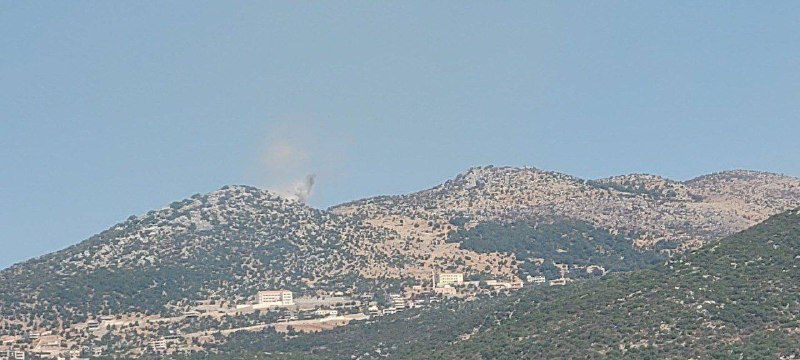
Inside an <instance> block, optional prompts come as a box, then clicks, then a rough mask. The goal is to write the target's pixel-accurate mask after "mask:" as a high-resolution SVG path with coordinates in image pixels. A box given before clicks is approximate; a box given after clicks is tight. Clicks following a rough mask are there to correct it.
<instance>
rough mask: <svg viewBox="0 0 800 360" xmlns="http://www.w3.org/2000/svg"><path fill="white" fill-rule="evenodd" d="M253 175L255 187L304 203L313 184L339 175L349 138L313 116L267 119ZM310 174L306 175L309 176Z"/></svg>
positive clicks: (346, 156)
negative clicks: (318, 177) (256, 185)
mask: <svg viewBox="0 0 800 360" xmlns="http://www.w3.org/2000/svg"><path fill="white" fill-rule="evenodd" d="M265 134H266V136H265V138H264V141H263V143H262V144H263V145H262V146H263V147H262V148H261V149H260V154H259V157H258V163H257V164H254V165H256V166H254V167H253V169H254V170H253V172H252V173H253V177H254V178H255V182H256V183H257V184H258V186H260V187H262V188H265V189H269V190H272V191H275V192H277V193H278V194H279V195H281V196H283V197H285V198H289V199H293V200H295V201H297V202H300V203H303V204H308V202H309V200H310V198H311V196H312V195H314V190H315V188H314V183H315V180H316V177H317V176H322V177H324V179H325V183H326V184H330V183H331V182H332V181H334V182H335V181H336V179H339V178H341V177H342V174H343V171H344V169H346V168H347V166H346V162H345V160H346V159H347V158H349V155H348V147H349V144H350V142H352V140H351V139H352V137H350V136H349V135H348V134H346V133H343V132H342V130H341V129H338V128H335V127H331V124H329V123H328V122H326V121H322V120H319V119H315V118H313V117H279V118H274V119H270V123H269V124H268V125H267V128H266V133H265ZM309 174H310V175H309Z"/></svg>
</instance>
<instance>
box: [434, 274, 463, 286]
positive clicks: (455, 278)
mask: <svg viewBox="0 0 800 360" xmlns="http://www.w3.org/2000/svg"><path fill="white" fill-rule="evenodd" d="M463 283H464V274H462V273H440V274H439V276H438V277H437V281H436V286H437V287H443V286H445V285H461V284H463Z"/></svg>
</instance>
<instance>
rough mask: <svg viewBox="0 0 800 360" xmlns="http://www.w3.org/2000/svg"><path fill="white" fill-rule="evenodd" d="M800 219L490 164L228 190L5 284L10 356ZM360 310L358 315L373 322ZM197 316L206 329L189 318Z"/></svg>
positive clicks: (608, 256) (747, 196) (784, 186)
mask: <svg viewBox="0 0 800 360" xmlns="http://www.w3.org/2000/svg"><path fill="white" fill-rule="evenodd" d="M794 206H800V180H798V179H795V178H790V177H783V176H779V175H776V174H770V173H761V172H749V171H732V172H723V173H716V174H711V175H707V176H702V177H699V178H696V179H693V180H690V181H685V182H677V181H672V180H668V179H664V178H661V177H657V176H652V175H626V176H619V177H613V178H608V179H600V180H583V179H578V178H575V177H572V176H569V175H564V174H559V173H555V172H548V171H542V170H538V169H530V168H522V169H520V168H496V167H482V168H473V169H470V170H468V171H467V172H465V173H464V174H461V175H458V176H457V177H456V178H455V179H452V180H449V181H447V182H445V183H443V184H442V185H439V186H437V187H435V188H433V189H429V190H425V191H421V192H417V193H413V194H407V195H398V196H385V197H378V198H370V199H364V200H358V201H355V202H351V203H347V204H342V205H339V206H335V207H333V208H331V209H329V210H319V209H313V208H310V207H308V206H305V205H303V204H301V203H299V202H297V201H294V200H290V199H286V198H283V197H281V196H278V195H276V194H274V193H271V192H268V191H264V190H260V189H257V188H254V187H247V186H226V187H224V188H222V189H220V190H218V191H214V192H211V193H208V194H204V195H200V194H198V195H194V196H192V197H191V198H189V199H185V200H182V201H177V202H174V203H172V204H170V205H169V206H167V207H165V208H163V209H159V210H154V211H150V212H148V213H147V214H143V215H140V216H132V217H130V218H128V219H127V220H125V221H123V222H121V223H119V224H116V225H114V226H112V227H111V228H109V229H108V230H106V231H103V232H101V233H100V234H97V235H95V236H92V237H91V238H89V239H87V240H85V241H83V242H80V243H78V244H76V245H74V246H71V247H69V248H66V249H64V250H61V251H58V252H54V253H52V254H49V255H45V256H42V257H39V258H36V259H32V260H29V261H26V262H23V263H20V264H16V265H14V266H12V267H10V268H7V269H4V270H2V271H0V346H3V345H8V346H12V347H16V348H23V349H30V348H36V349H40V350H41V348H42V344H44V343H45V342H44V341H35V339H32V338H31V335H34V336H39V335H41V334H45V333H46V334H49V335H48V336H52V337H53V339H50V340H49V341H51V342H53V343H56V344H59V345H58V346H57V347H56V348H54V349H51V350H52V352H53V353H56V352H59V351H66V350H69V349H71V348H76V347H77V348H80V347H81V346H87V345H86V344H88V345H92V344H94V343H95V342H96V341H95V339H96V338H99V337H102V336H106V339H105V340H104V343H105V344H107V345H104V346H105V348H106V349H116V350H118V351H125V352H128V353H129V354H141V352H142V351H144V349H146V348H147V346H148V345H147V344H148V341H151V340H152V339H157V338H159V337H161V336H164V334H169V333H175V332H184V333H188V334H192V335H191V336H187V337H186V340H187V341H192V342H194V343H191V344H190V345H187V346H188V347H189V348H191V349H194V350H196V349H199V348H200V347H201V344H215V345H218V344H219V343H221V342H223V340H224V338H219V337H214V336H212V335H210V333H208V332H209V331H213V330H218V329H220V327H223V326H224V327H227V328H233V327H247V326H253V325H259V324H263V322H264V321H267V320H269V321H276V320H277V318H276V316H277V315H276V316H268V317H267V318H268V319H265V318H261V317H259V316H258V315H253V316H252V317H249V318H247V317H240V315H242V314H241V312H240V310H239V309H240V307H239V306H240V305H242V306H243V305H247V304H250V305H252V304H253V303H254V302H255V295H256V293H257V292H258V291H261V290H268V289H288V290H291V291H293V292H294V294H295V296H296V297H305V298H306V299H305V301H312V300H308V299H314V298H320V297H326V296H332V295H333V294H340V295H336V296H339V297H341V299H346V301H345V300H342V301H340V302H347V303H356V301H360V300H358V299H360V298H361V296H362V295H365V296H366V297H367V298H371V297H372V296H373V295H375V296H376V297H383V301H384V303H385V302H386V301H387V300H386V297H387V296H388V294H389V293H390V292H391V293H393V294H395V295H397V294H406V293H407V294H411V293H414V292H415V291H416V292H420V291H422V290H420V289H422V288H425V289H427V288H430V285H431V281H430V279H431V275H432V273H433V272H435V271H439V272H442V271H445V272H456V273H462V274H463V275H464V277H465V280H467V281H470V280H472V281H475V282H476V283H480V282H481V281H487V280H492V281H515V280H518V279H521V280H523V281H525V282H528V283H529V284H532V285H534V284H542V283H545V281H552V280H557V281H562V282H563V283H569V282H573V281H574V282H575V283H576V284H582V283H583V282H585V281H588V282H592V281H596V280H597V279H598V278H599V279H604V278H605V277H606V275H607V274H609V273H614V272H620V271H631V270H637V269H642V268H649V267H652V266H654V265H656V264H660V263H663V262H664V261H665V260H666V259H667V258H669V257H670V256H674V255H675V254H677V253H680V252H681V251H684V250H687V249H695V248H697V247H698V246H701V244H704V243H708V242H709V241H712V240H713V239H716V238H718V237H720V236H723V235H727V234H730V233H733V232H735V231H739V230H741V229H744V228H745V227H747V226H750V225H752V224H754V223H755V222H757V221H760V220H763V219H765V218H767V217H768V216H769V215H771V214H775V213H779V212H781V211H783V210H785V209H787V208H790V207H794ZM535 279H538V280H539V281H540V282H538V283H537V282H534V280H535ZM415 286H416V287H417V290H412V289H413V288H414V287H415ZM579 286H582V285H579ZM526 287H528V286H527V285H526ZM570 287H571V286H570ZM538 288H541V287H538ZM428 290H430V289H428ZM526 291H528V290H526ZM549 291H556V290H547V291H545V292H544V293H545V294H547V293H549ZM466 296H467V297H469V296H472V295H466ZM358 304H359V306H361V307H359V308H355V307H352V308H348V310H347V311H353V312H361V313H363V312H365V311H368V310H367V309H368V308H369V305H370V304H367V303H363V304H362V303H360V302H359V303H358ZM325 306H327V305H325ZM458 306H461V305H458ZM200 311H202V312H204V313H205V314H206V316H205V318H204V319H203V321H200V322H194V321H193V320H191V319H187V318H185V315H186V314H193V313H194V314H195V315H196V313H197V312H200ZM285 315H287V316H292V315H291V314H285ZM248 316H249V315H248ZM91 323H102V324H103V326H104V327H105V328H107V329H105V328H104V329H90V328H89V326H90V324H91ZM465 324H466V323H465ZM115 327H116V329H115ZM453 328H454V329H455V328H457V327H453ZM112 335H113V336H112ZM114 336H116V337H119V338H120V339H121V340H119V341H113V340H112V339H114ZM184 350H186V349H182V351H184ZM43 351H44V350H43Z"/></svg>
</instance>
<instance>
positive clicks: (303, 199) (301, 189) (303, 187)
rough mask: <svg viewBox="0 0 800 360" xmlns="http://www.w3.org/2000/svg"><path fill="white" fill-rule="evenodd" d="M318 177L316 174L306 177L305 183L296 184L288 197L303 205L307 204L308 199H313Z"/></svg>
mask: <svg viewBox="0 0 800 360" xmlns="http://www.w3.org/2000/svg"><path fill="white" fill-rule="evenodd" d="M316 177H317V176H316V175H314V174H310V175H306V178H305V180H304V181H298V182H297V183H295V184H294V187H293V189H292V190H291V193H290V194H289V195H288V197H289V198H292V199H294V200H297V201H298V202H300V203H303V204H305V203H307V202H308V198H309V197H311V190H312V189H313V188H314V180H315V179H316Z"/></svg>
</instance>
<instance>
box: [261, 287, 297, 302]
mask: <svg viewBox="0 0 800 360" xmlns="http://www.w3.org/2000/svg"><path fill="white" fill-rule="evenodd" d="M256 300H257V302H258V305H259V306H292V305H294V298H293V297H292V292H291V291H289V290H268V291H259V292H258V295H257V296H256Z"/></svg>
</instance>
